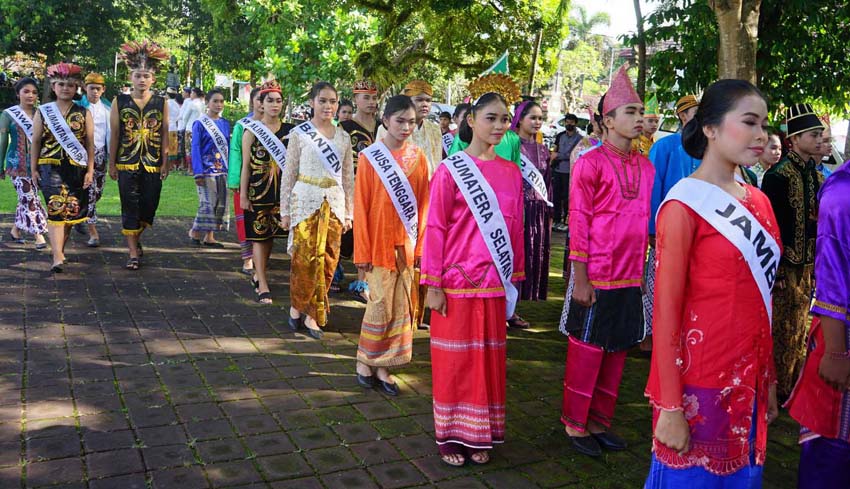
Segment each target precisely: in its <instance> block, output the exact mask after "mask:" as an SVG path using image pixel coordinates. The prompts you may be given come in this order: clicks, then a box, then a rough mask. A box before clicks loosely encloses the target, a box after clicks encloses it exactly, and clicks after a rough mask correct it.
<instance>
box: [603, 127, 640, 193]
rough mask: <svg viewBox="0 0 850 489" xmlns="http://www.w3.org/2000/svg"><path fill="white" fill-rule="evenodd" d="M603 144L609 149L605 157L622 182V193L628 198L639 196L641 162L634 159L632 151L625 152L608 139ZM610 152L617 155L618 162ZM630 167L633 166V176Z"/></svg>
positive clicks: (618, 179)
mask: <svg viewBox="0 0 850 489" xmlns="http://www.w3.org/2000/svg"><path fill="white" fill-rule="evenodd" d="M602 145H603V147H604V148H605V149H607V150H608V151H605V152H604V153H605V158H606V159H607V160H608V162H609V163H610V164H611V167H612V168H613V169H614V173H615V174H616V175H617V182H618V183H619V184H620V194H621V195H622V196H623V198H624V199H626V200H634V199H636V198H638V195H639V194H640V163H636V162H634V161H633V155H632V152H629V153H624V152H623V151H620V150H619V149H618V148H616V147H615V146H614V145H612V144H611V143H609V142H607V141H605V142H604V143H602ZM609 152H610V153H614V155H616V156H617V160H618V162H615V161H614V160H612V159H611V156H610V155H609V154H608V153H609ZM617 163H619V165H618V164H617ZM629 167H633V170H632V176H631V178H630V177H629Z"/></svg>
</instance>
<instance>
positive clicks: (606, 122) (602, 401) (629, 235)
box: [561, 69, 655, 456]
mask: <svg viewBox="0 0 850 489" xmlns="http://www.w3.org/2000/svg"><path fill="white" fill-rule="evenodd" d="M599 105H600V107H599V113H600V114H602V116H603V118H602V125H603V128H604V133H605V136H604V143H603V144H602V145H601V146H598V147H596V148H594V149H592V150H590V151H588V152H587V153H585V154H584V155H583V156H582V157H581V158H579V160H578V161H577V162H576V164H575V168H573V171H572V179H571V182H570V207H569V208H570V214H569V227H570V255H569V259H570V261H571V264H572V274H571V278H570V283H569V287H568V289H567V297H566V301H565V303H564V311H563V314H562V315H561V331H562V332H564V333H565V334H567V335H569V351H568V352H567V362H566V370H565V372H564V401H563V408H562V414H561V422H563V423H564V425H565V426H566V432H567V435H568V436H569V437H570V440H571V441H572V443H573V445H574V446H575V448H576V449H577V450H578V451H579V452H581V453H583V454H586V455H590V456H599V455H601V453H602V448H607V449H609V450H623V449H625V448H626V444H625V442H624V441H623V440H622V439H620V438H619V437H617V436H616V435H614V434H612V433H609V432H608V428H609V427H610V426H611V419H612V418H613V416H614V407H615V405H616V403H617V391H618V389H619V386H620V380H621V378H622V375H623V367H624V365H625V360H626V350H627V349H628V348H630V347H631V346H633V345H636V344H637V343H640V341H641V340H642V339H643V338H644V336H645V331H644V321H643V305H642V300H641V280H642V275H643V264H644V253H645V251H646V247H647V244H648V225H649V212H650V211H649V208H650V198H651V195H652V183H653V180H654V178H655V169H654V167H653V166H652V163H650V161H649V160H648V159H646V157H644V156H642V155H641V154H640V153H639V152H638V151H635V150H632V148H631V144H632V140H633V139H635V138H636V137H638V136H639V135H640V134H641V133H642V131H643V123H644V121H643V111H644V108H643V103H642V102H641V100H640V98H639V97H638V95H637V93H635V90H634V87H633V86H632V83H631V81H630V80H629V78H628V75H627V74H626V71H625V69H621V70H620V71H619V72H618V73H617V75H616V76H615V78H614V80H613V82H612V84H611V88H610V89H609V90H608V92H607V93H606V94H605V96H604V97H603V98H602V100H601V101H600V104H599Z"/></svg>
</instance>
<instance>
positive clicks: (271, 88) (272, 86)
mask: <svg viewBox="0 0 850 489" xmlns="http://www.w3.org/2000/svg"><path fill="white" fill-rule="evenodd" d="M269 92H277V93H281V92H280V84H279V83H278V82H277V80H269V81H267V82H265V83H263V84H262V85H261V86H260V95H262V94H264V93H269Z"/></svg>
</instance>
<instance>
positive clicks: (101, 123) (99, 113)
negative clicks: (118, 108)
mask: <svg viewBox="0 0 850 489" xmlns="http://www.w3.org/2000/svg"><path fill="white" fill-rule="evenodd" d="M89 110H90V111H91V118H92V120H93V121H94V147H95V149H100V148H103V147H104V146H106V142H107V141H108V140H109V109H107V108H106V106H105V105H103V102H101V101H100V100H98V101H97V103H96V104H92V103H90V104H89Z"/></svg>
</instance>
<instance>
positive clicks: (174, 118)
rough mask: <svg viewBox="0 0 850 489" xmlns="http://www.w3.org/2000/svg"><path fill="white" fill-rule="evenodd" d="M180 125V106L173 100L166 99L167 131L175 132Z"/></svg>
mask: <svg viewBox="0 0 850 489" xmlns="http://www.w3.org/2000/svg"><path fill="white" fill-rule="evenodd" d="M179 124H180V104H178V103H177V101H176V100H174V99H173V98H170V99H168V131H169V132H177V131H178V130H179V128H178V127H177V126H178V125H179Z"/></svg>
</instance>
